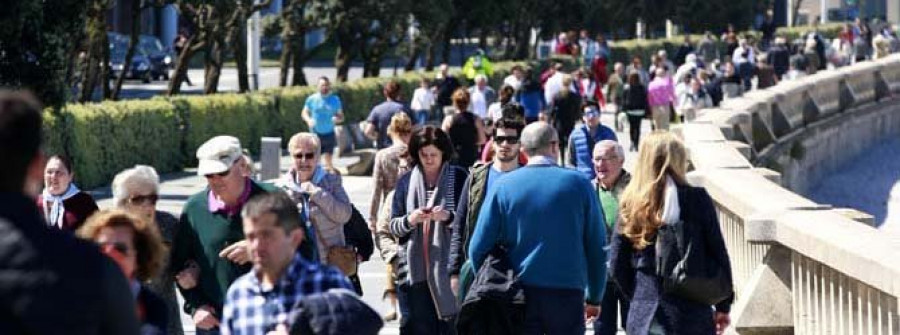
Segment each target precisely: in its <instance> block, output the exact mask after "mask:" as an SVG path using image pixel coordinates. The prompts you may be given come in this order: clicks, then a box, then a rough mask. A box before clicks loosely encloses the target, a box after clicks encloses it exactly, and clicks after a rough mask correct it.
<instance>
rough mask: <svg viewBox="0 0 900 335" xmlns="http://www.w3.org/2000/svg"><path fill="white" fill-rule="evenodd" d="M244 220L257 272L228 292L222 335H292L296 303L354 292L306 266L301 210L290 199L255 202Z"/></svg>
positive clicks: (331, 272)
mask: <svg viewBox="0 0 900 335" xmlns="http://www.w3.org/2000/svg"><path fill="white" fill-rule="evenodd" d="M242 216H243V218H244V222H243V223H244V224H243V225H244V235H245V236H246V238H247V241H248V242H249V245H248V250H249V252H250V258H251V260H252V261H253V270H252V271H250V272H248V273H247V274H245V275H243V276H241V277H240V278H238V279H237V280H236V281H235V282H234V283H233V284H232V285H231V287H229V288H228V293H227V295H226V298H225V308H224V311H223V316H222V323H221V325H220V326H221V330H222V334H226V335H227V334H235V335H238V334H241V335H248V334H249V335H252V334H260V335H265V334H268V333H269V332H271V331H279V332H283V333H284V334H287V329H289V328H290V324H289V322H290V317H291V312H292V311H291V308H292V307H293V306H294V304H295V303H296V302H297V301H300V300H301V299H303V297H305V296H308V295H311V294H316V293H321V292H326V291H328V290H330V289H333V288H345V289H349V290H353V286H351V285H350V282H349V281H348V280H347V278H346V277H345V276H344V275H343V274H342V273H341V272H339V271H338V270H337V269H334V268H332V267H330V266H325V265H321V264H318V263H314V262H310V261H307V260H305V259H303V257H302V256H300V253H298V252H296V251H297V247H298V246H299V245H300V242H301V241H303V238H304V236H303V229H300V227H301V223H300V216H299V215H297V207H296V205H295V204H294V202H293V201H291V199H290V198H289V197H288V196H287V195H286V194H284V193H282V192H273V193H268V194H262V195H259V196H257V197H254V198H252V199H250V201H249V202H248V203H247V205H245V206H244V209H243V213H242ZM276 333H277V332H276Z"/></svg>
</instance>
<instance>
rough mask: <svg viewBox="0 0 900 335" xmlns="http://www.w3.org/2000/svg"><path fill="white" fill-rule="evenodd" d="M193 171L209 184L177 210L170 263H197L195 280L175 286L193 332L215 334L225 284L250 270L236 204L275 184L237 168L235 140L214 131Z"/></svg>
mask: <svg viewBox="0 0 900 335" xmlns="http://www.w3.org/2000/svg"><path fill="white" fill-rule="evenodd" d="M197 159H198V160H199V165H198V167H197V174H198V175H200V176H201V177H203V178H205V179H206V182H207V184H208V185H209V186H208V187H207V188H206V189H205V190H203V191H201V192H200V193H197V194H194V195H193V196H191V197H190V198H189V199H188V201H187V203H186V204H185V205H184V209H183V211H182V213H181V220H180V222H179V224H178V228H177V231H176V233H175V239H174V242H173V245H172V260H171V262H170V264H171V266H174V267H175V269H173V270H174V272H175V273H178V272H179V271H181V270H183V268H184V267H186V266H187V265H186V264H189V261H191V260H193V261H196V263H197V264H198V265H199V267H200V271H199V278H198V280H197V281H196V286H194V287H192V288H186V287H182V286H179V290H180V291H181V294H182V295H183V296H184V300H185V303H184V310H185V312H187V313H188V315H191V316H192V317H193V320H194V324H195V325H196V327H197V334H218V333H219V320H220V319H221V315H222V305H223V303H224V301H225V292H226V290H227V289H228V286H229V285H231V283H232V282H233V281H234V280H236V279H237V278H238V277H239V276H241V275H243V274H244V273H247V271H249V270H250V257H249V253H248V252H247V242H246V240H245V239H244V232H243V228H242V219H241V209H242V208H243V207H244V204H245V203H247V201H248V199H250V198H251V197H253V196H255V195H258V194H263V193H267V192H271V191H274V190H276V189H275V188H274V187H272V186H271V185H266V184H260V183H257V182H255V181H253V180H251V179H250V178H248V177H245V175H244V174H243V173H242V172H243V171H244V169H245V168H246V166H245V164H247V163H246V161H245V160H244V159H243V154H242V151H241V143H240V141H239V140H238V139H237V138H235V137H232V136H216V137H213V138H212V139H210V140H208V141H206V143H203V145H201V146H200V148H199V149H197Z"/></svg>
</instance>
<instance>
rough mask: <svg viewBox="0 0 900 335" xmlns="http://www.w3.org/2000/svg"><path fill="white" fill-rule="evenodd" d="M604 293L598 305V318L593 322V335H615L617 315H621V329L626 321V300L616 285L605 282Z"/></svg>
mask: <svg viewBox="0 0 900 335" xmlns="http://www.w3.org/2000/svg"><path fill="white" fill-rule="evenodd" d="M605 292H606V293H604V294H603V301H602V302H601V303H600V318H599V319H597V321H594V334H595V335H615V334H616V332H617V331H618V328H619V325H618V321H619V320H618V318H619V315H618V314H620V313H621V314H622V328H625V327H624V326H625V323H626V322H627V321H626V320H628V300H626V299H625V296H623V295H622V293H621V292H619V288H618V287H616V284H614V283H612V282H609V281H607V282H606V291H605Z"/></svg>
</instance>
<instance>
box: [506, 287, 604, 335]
mask: <svg viewBox="0 0 900 335" xmlns="http://www.w3.org/2000/svg"><path fill="white" fill-rule="evenodd" d="M524 289H525V301H526V304H525V325H524V327H523V331H522V334H527V335H530V334H534V335H539V334H553V335H558V334H572V335H575V334H578V335H583V334H584V291H583V290H578V289H559V288H543V287H535V286H525V287H524ZM601 314H602V313H601Z"/></svg>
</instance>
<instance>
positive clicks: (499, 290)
mask: <svg viewBox="0 0 900 335" xmlns="http://www.w3.org/2000/svg"><path fill="white" fill-rule="evenodd" d="M524 321H525V291H524V290H523V288H522V286H521V284H520V283H519V276H518V275H517V274H515V272H514V271H513V267H512V264H511V263H510V262H509V260H508V259H507V258H506V252H505V250H504V249H502V248H500V247H495V248H494V250H492V251H491V253H490V254H489V255H488V257H487V259H485V261H484V263H483V264H482V265H481V268H480V269H478V273H477V274H476V275H475V281H474V282H472V287H471V288H470V289H469V291H468V293H467V294H466V299H465V300H464V301H463V303H462V306H461V307H460V311H459V315H458V319H457V324H456V331H457V333H458V334H460V335H466V334H491V335H494V334H511V335H512V334H521V333H522V324H523V323H524Z"/></svg>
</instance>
